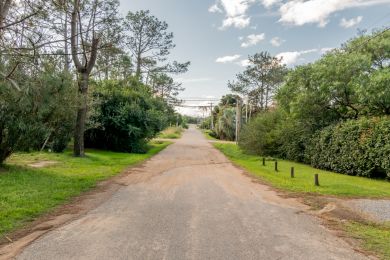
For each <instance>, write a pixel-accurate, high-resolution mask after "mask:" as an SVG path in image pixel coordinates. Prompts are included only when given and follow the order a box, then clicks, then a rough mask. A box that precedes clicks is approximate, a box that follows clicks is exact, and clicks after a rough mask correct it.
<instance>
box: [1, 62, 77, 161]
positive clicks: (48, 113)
mask: <svg viewBox="0 0 390 260" xmlns="http://www.w3.org/2000/svg"><path fill="white" fill-rule="evenodd" d="M23 76H24V75H21V77H23ZM19 88H20V90H18V89H17V88H15V87H14V86H11V85H10V84H7V83H2V84H1V85H0V163H2V162H3V161H4V160H5V159H6V158H7V157H8V156H9V155H11V153H12V152H14V151H20V150H23V151H29V150H31V149H33V150H39V149H41V148H42V147H43V145H44V144H46V145H47V147H49V148H52V149H53V150H54V151H58V152H61V151H63V150H64V149H65V147H66V145H67V143H68V142H69V139H70V137H71V134H72V131H73V124H74V116H75V115H74V112H73V111H75V109H74V107H75V104H76V100H77V98H76V91H75V88H74V87H73V86H72V80H71V79H70V77H69V75H67V74H65V73H61V72H60V73H59V72H55V71H53V69H52V67H47V68H46V67H45V68H44V70H43V71H42V72H39V73H37V75H35V76H34V77H25V79H24V81H23V84H20V85H19Z"/></svg>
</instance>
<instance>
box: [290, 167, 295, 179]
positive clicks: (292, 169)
mask: <svg viewBox="0 0 390 260" xmlns="http://www.w3.org/2000/svg"><path fill="white" fill-rule="evenodd" d="M294 177H295V170H294V167H291V178H294Z"/></svg>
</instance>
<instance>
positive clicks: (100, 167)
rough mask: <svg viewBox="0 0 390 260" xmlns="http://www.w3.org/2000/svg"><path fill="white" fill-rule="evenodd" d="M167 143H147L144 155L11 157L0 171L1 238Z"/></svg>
mask: <svg viewBox="0 0 390 260" xmlns="http://www.w3.org/2000/svg"><path fill="white" fill-rule="evenodd" d="M169 144H170V143H169V142H158V143H157V142H154V143H150V144H149V145H148V151H147V152H146V153H144V154H128V153H116V152H109V151H102V150H87V152H86V157H85V158H79V157H74V156H72V153H71V151H68V150H67V151H65V152H64V153H49V152H31V153H15V154H13V155H12V156H11V157H10V158H9V159H8V160H7V161H6V164H5V165H4V166H3V168H2V169H1V172H0V190H1V193H0V209H1V210H0V237H3V236H4V235H5V234H6V233H9V232H11V231H13V230H15V229H16V228H20V227H22V226H23V225H24V224H26V223H28V222H29V221H32V220H34V219H35V218H36V217H38V216H40V215H42V214H43V213H46V212H48V211H49V210H51V209H53V208H54V207H56V206H58V205H61V204H63V203H65V202H67V201H69V200H70V199H71V198H72V197H74V196H77V195H79V194H81V193H82V192H85V191H87V190H89V189H91V188H93V187H95V186H96V184H97V183H98V182H99V181H102V180H105V179H108V178H110V177H112V176H115V175H117V174H119V173H121V172H123V170H124V169H126V168H127V167H129V166H132V165H135V164H138V163H140V162H142V161H144V160H145V159H148V158H150V157H151V156H153V155H155V154H156V153H158V152H159V151H161V150H162V149H164V148H165V147H166V146H168V145H169Z"/></svg>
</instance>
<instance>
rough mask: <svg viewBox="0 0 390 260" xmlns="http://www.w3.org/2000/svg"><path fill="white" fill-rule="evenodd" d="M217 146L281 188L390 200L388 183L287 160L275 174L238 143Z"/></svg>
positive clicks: (218, 144)
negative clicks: (291, 175)
mask: <svg viewBox="0 0 390 260" xmlns="http://www.w3.org/2000/svg"><path fill="white" fill-rule="evenodd" d="M214 146H215V147H216V148H217V149H219V150H220V151H222V152H223V153H224V154H225V155H226V156H227V157H228V158H229V159H230V160H232V161H233V162H234V163H236V164H237V165H239V166H241V167H243V168H244V169H246V170H247V171H248V172H250V173H252V174H253V175H255V176H257V177H259V178H260V179H262V180H264V181H265V182H267V183H269V184H270V185H272V186H274V187H276V188H279V189H283V190H287V191H292V192H303V193H317V194H324V195H335V196H340V197H365V198H367V197H369V198H390V182H388V181H382V180H372V179H368V178H362V177H355V176H348V175H344V174H337V173H332V172H328V171H323V170H318V169H315V168H313V167H311V166H308V165H305V164H300V163H295V162H290V161H284V160H278V168H279V172H275V170H274V162H273V161H267V162H266V166H262V158H261V157H259V156H253V155H246V154H244V153H243V152H242V151H241V150H240V149H239V147H238V146H237V145H235V144H222V143H215V144H214ZM291 167H294V168H295V178H294V179H292V178H291V177H290V169H291ZM316 173H318V174H319V181H320V186H319V187H316V186H314V174H316Z"/></svg>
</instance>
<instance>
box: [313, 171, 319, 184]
mask: <svg viewBox="0 0 390 260" xmlns="http://www.w3.org/2000/svg"><path fill="white" fill-rule="evenodd" d="M314 185H315V186H320V181H319V179H318V174H315V175H314Z"/></svg>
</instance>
